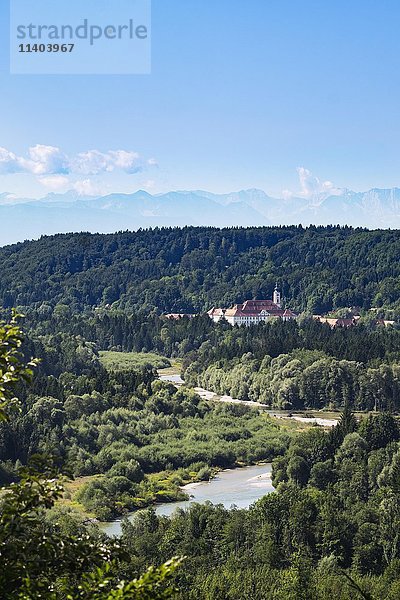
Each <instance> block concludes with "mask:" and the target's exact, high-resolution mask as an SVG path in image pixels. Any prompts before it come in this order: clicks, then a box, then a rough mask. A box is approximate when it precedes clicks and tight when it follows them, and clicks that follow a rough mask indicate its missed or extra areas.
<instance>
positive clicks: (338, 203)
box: [0, 188, 400, 246]
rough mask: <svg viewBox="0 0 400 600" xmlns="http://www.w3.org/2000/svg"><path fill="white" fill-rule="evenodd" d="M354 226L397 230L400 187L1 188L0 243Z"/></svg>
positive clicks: (399, 212)
mask: <svg viewBox="0 0 400 600" xmlns="http://www.w3.org/2000/svg"><path fill="white" fill-rule="evenodd" d="M300 223H301V224H302V225H304V226H306V225H310V224H314V225H329V224H334V225H337V224H339V225H352V226H354V227H368V228H370V229H378V228H392V229H397V228H400V188H393V189H372V190H369V191H367V192H352V191H349V190H343V191H342V193H341V194H339V195H332V196H328V197H327V198H322V199H321V198H319V197H312V198H304V197H294V196H293V197H290V198H273V197H271V196H268V195H267V194H266V193H265V192H263V191H262V190H258V189H250V190H242V191H240V192H233V193H230V194H213V193H211V192H205V191H178V192H168V193H166V194H156V195H152V194H149V193H148V192H145V191H142V190H140V191H138V192H135V193H133V194H110V195H107V196H100V197H88V196H86V197H85V196H80V195H78V194H77V193H76V192H67V193H65V194H54V193H52V194H48V195H47V196H45V197H44V198H41V199H40V200H32V199H29V198H16V197H14V196H12V195H10V194H7V193H3V194H0V224H1V227H0V245H2V246H4V245H6V244H12V243H15V242H21V241H24V240H26V239H36V238H38V237H40V236H41V235H52V234H55V233H67V232H77V231H89V232H92V233H96V232H98V233H112V232H115V231H120V230H126V229H129V230H136V229H139V228H148V227H156V226H158V227H163V226H167V227H170V226H179V227H182V226H185V225H198V226H200V225H209V226H214V227H233V226H243V227H249V226H261V225H297V224H300Z"/></svg>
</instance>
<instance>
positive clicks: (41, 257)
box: [0, 226, 400, 316]
mask: <svg viewBox="0 0 400 600" xmlns="http://www.w3.org/2000/svg"><path fill="white" fill-rule="evenodd" d="M399 254H400V236H399V232H398V231H388V230H384V231H367V230H362V229H352V228H350V227H334V226H329V227H314V226H311V227H308V228H306V229H305V228H303V227H301V226H299V227H296V226H287V227H259V228H231V229H214V228H204V227H200V228H195V227H185V228H183V229H179V228H162V229H158V228H155V229H153V230H143V231H138V232H136V233H130V232H120V233H116V234H110V235H98V234H97V235H92V234H89V233H78V234H64V235H56V236H51V237H43V238H41V239H40V240H38V241H34V242H24V243H20V244H16V245H14V246H7V247H5V248H1V249H0V265H1V273H2V277H1V281H0V305H3V306H4V307H6V308H7V307H12V306H18V307H24V308H32V307H35V308H36V309H38V310H39V311H40V312H41V314H42V315H45V314H46V313H48V314H49V313H50V312H52V311H56V313H57V314H59V315H63V314H64V315H65V316H67V315H68V314H69V313H72V314H73V313H76V312H82V311H83V310H85V309H86V308H88V307H94V306H105V305H111V304H114V303H116V304H117V305H118V306H119V307H120V308H123V309H124V310H135V311H138V310H143V309H144V310H146V311H150V310H151V309H152V308H154V309H156V310H157V311H159V312H193V311H204V310H206V309H208V308H210V307H211V306H212V305H223V306H228V305H230V304H231V303H233V302H241V301H243V300H244V299H246V298H255V297H258V298H269V297H271V295H272V291H273V287H274V285H275V282H276V281H278V283H279V285H280V287H281V288H282V291H283V295H284V297H285V298H286V300H287V301H288V303H289V304H290V306H291V308H293V309H295V310H298V311H303V310H307V311H308V312H311V313H324V312H327V311H329V310H332V309H336V308H340V307H348V306H360V307H362V308H365V309H368V308H371V307H372V306H373V307H378V308H379V307H383V308H384V309H385V310H389V309H390V310H391V309H393V310H395V311H398V309H399V308H400V307H399V292H400V289H399V283H398V282H399V275H400V266H399V263H398V260H397V258H398V256H399Z"/></svg>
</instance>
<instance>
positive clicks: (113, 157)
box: [74, 150, 143, 175]
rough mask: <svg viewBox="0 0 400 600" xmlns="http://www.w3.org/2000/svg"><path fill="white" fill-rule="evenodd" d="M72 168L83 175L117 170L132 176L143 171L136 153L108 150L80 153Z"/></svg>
mask: <svg viewBox="0 0 400 600" xmlns="http://www.w3.org/2000/svg"><path fill="white" fill-rule="evenodd" d="M74 168H75V170H76V171H77V172H79V173H82V174H84V175H98V174H99V173H112V172H113V171H115V170H117V169H120V170H121V171H124V172H125V173H129V174H134V173H139V171H142V169H143V167H142V166H141V163H140V156H139V154H138V153H137V152H127V151H126V150H110V151H109V152H99V151H98V150H89V151H88V152H82V153H81V154H78V156H77V158H76V159H75V161H74Z"/></svg>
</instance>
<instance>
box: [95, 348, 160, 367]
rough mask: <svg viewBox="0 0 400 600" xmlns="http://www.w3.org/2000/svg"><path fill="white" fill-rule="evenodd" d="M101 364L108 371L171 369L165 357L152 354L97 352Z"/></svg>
mask: <svg viewBox="0 0 400 600" xmlns="http://www.w3.org/2000/svg"><path fill="white" fill-rule="evenodd" d="M99 355H100V361H101V364H102V365H103V366H104V367H105V368H106V369H107V370H108V371H129V370H130V369H135V368H137V367H146V366H149V367H152V368H154V369H164V368H168V367H171V362H170V361H169V359H168V358H166V357H165V356H160V355H159V354H154V353H153V352H110V351H106V350H103V351H101V352H99Z"/></svg>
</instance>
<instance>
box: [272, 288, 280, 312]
mask: <svg viewBox="0 0 400 600" xmlns="http://www.w3.org/2000/svg"><path fill="white" fill-rule="evenodd" d="M273 303H274V304H277V305H278V306H279V308H281V293H280V291H279V290H278V282H276V285H275V289H274V296H273Z"/></svg>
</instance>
